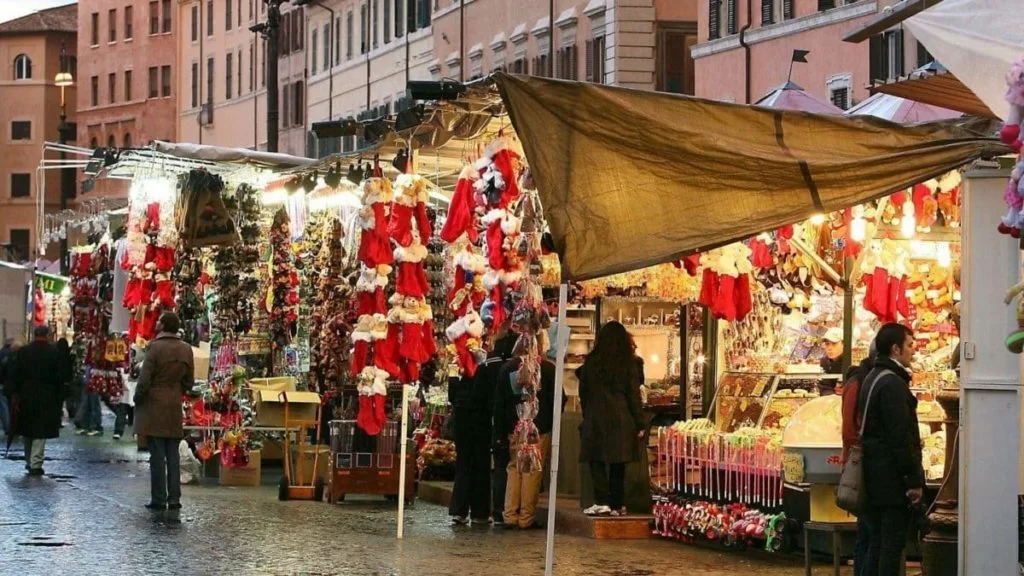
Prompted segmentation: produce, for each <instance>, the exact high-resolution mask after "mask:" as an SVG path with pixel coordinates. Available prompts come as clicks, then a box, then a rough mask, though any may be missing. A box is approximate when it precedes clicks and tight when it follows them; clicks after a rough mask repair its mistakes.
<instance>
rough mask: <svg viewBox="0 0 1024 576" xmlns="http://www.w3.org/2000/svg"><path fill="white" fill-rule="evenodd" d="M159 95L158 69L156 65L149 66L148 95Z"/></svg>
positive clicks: (153, 96) (154, 96) (152, 96)
mask: <svg viewBox="0 0 1024 576" xmlns="http://www.w3.org/2000/svg"><path fill="white" fill-rule="evenodd" d="M158 96H160V69H159V68H157V67H156V66H150V68H149V97H150V98H156V97H158Z"/></svg>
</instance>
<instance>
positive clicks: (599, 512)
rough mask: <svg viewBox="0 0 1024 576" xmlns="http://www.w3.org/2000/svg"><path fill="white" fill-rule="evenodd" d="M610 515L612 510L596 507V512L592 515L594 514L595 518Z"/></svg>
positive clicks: (606, 507)
mask: <svg viewBox="0 0 1024 576" xmlns="http://www.w3.org/2000/svg"><path fill="white" fill-rule="evenodd" d="M611 513H612V509H611V508H609V507H608V506H598V507H597V512H595V513H594V514H595V516H608V515H610V514H611Z"/></svg>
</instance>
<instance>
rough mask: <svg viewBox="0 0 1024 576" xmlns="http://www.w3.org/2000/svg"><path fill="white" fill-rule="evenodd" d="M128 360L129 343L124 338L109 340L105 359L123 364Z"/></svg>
mask: <svg viewBox="0 0 1024 576" xmlns="http://www.w3.org/2000/svg"><path fill="white" fill-rule="evenodd" d="M127 358H128V343H127V342H125V340H124V338H117V337H114V338H108V339H107V345H106V349H105V350H104V352H103V359H104V360H106V361H107V362H113V363H121V362H124V361H125V360H126V359H127Z"/></svg>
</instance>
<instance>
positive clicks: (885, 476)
mask: <svg viewBox="0 0 1024 576" xmlns="http://www.w3.org/2000/svg"><path fill="white" fill-rule="evenodd" d="M875 346H876V350H877V353H878V359H877V360H876V361H875V365H874V368H873V369H872V370H871V373H870V374H868V376H867V377H866V378H865V380H864V382H862V383H861V385H860V390H859V391H858V400H857V410H858V412H859V413H860V414H863V415H864V432H863V434H862V435H861V439H860V440H861V445H862V447H863V453H864V456H863V458H864V459H863V466H864V484H865V485H864V488H865V489H866V492H867V510H866V516H867V520H868V522H869V523H870V524H871V536H870V545H869V546H868V554H867V562H866V563H865V569H864V571H863V572H861V574H863V575H865V576H898V575H899V574H900V573H901V569H902V564H903V548H904V546H905V544H906V541H907V533H908V531H909V529H910V523H911V520H912V519H913V514H914V513H913V511H912V507H914V506H917V505H918V504H920V502H921V498H922V495H923V488H924V469H923V467H922V465H921V436H920V432H919V431H918V422H917V399H916V398H915V397H914V395H913V394H912V393H911V392H910V382H911V376H910V362H911V360H912V359H913V356H914V336H913V333H912V332H911V330H910V329H909V328H907V327H906V326H902V325H899V324H886V325H885V326H883V327H882V329H881V330H879V332H878V336H877V337H876V338H875ZM869 402H870V403H869Z"/></svg>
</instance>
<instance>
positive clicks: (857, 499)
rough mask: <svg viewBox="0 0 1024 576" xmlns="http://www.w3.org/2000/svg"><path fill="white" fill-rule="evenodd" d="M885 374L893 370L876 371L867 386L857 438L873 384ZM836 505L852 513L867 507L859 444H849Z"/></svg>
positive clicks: (864, 419)
mask: <svg viewBox="0 0 1024 576" xmlns="http://www.w3.org/2000/svg"><path fill="white" fill-rule="evenodd" d="M887 374H893V371H892V370H882V371H880V372H878V374H876V375H875V377H874V379H873V380H872V381H871V386H870V387H868V399H867V401H865V402H864V416H863V418H862V419H861V422H860V433H859V434H858V435H857V437H858V438H863V436H864V426H865V425H867V422H868V409H869V408H871V398H872V397H873V396H874V392H875V384H877V383H878V380H879V379H880V378H882V377H883V376H885V375H887ZM836 506H838V507H839V508H841V509H843V510H845V511H847V512H849V513H850V514H854V515H857V514H860V513H861V512H862V511H863V510H864V509H865V508H867V490H865V489H864V449H863V446H862V445H861V444H857V445H856V446H850V453H849V455H848V456H847V458H846V462H844V463H843V473H842V475H841V476H840V477H839V486H838V487H836Z"/></svg>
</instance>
